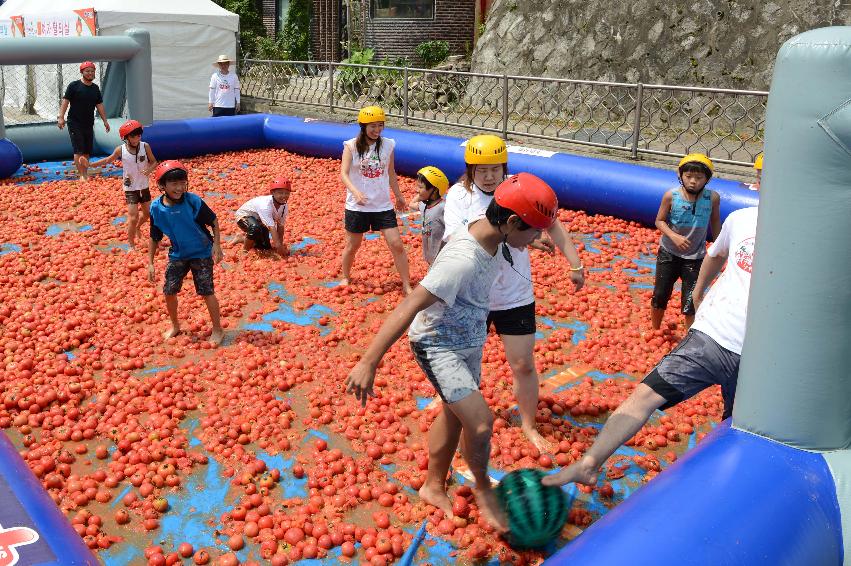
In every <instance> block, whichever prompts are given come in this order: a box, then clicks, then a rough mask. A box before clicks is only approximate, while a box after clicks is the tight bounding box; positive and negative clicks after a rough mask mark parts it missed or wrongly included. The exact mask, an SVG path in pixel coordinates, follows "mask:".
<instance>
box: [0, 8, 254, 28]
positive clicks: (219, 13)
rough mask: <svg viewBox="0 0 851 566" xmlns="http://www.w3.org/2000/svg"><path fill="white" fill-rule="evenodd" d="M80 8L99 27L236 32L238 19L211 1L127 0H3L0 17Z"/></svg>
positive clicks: (6, 17)
mask: <svg viewBox="0 0 851 566" xmlns="http://www.w3.org/2000/svg"><path fill="white" fill-rule="evenodd" d="M81 8H94V9H95V11H96V12H97V17H98V26H99V27H102V28H106V27H112V26H118V25H126V26H133V25H139V24H141V23H143V22H173V23H175V24H178V23H188V24H201V25H206V26H213V27H217V28H222V29H226V30H229V31H232V32H236V31H238V30H239V16H237V15H236V14H234V13H232V12H228V11H227V10H225V9H224V8H222V7H221V6H219V5H217V4H216V3H214V2H211V1H210V0H180V1H175V0H146V1H145V2H138V3H134V2H127V1H126V0H82V1H68V0H58V1H57V0H6V3H5V4H3V5H2V6H0V18H4V19H8V18H9V16H26V15H27V14H33V15H36V14H38V15H42V14H49V13H52V12H57V11H62V10H66V11H67V10H79V9H81Z"/></svg>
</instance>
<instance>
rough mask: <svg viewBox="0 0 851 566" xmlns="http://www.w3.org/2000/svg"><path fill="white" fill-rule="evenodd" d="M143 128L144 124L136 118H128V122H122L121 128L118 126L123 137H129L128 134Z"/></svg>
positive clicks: (119, 133)
mask: <svg viewBox="0 0 851 566" xmlns="http://www.w3.org/2000/svg"><path fill="white" fill-rule="evenodd" d="M141 129H142V124H140V123H139V122H137V121H136V120H127V121H126V122H124V123H123V124H121V127H120V128H118V135H119V136H121V139H124V138H126V137H127V134H129V133H131V132H134V131H136V130H141Z"/></svg>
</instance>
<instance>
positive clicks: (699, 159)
mask: <svg viewBox="0 0 851 566" xmlns="http://www.w3.org/2000/svg"><path fill="white" fill-rule="evenodd" d="M686 163H700V164H702V165H705V166H706V168H707V169H709V174H710V176H711V175H712V173H714V172H715V165H713V164H712V160H711V159H709V158H708V157H706V156H705V155H703V154H702V153H689V154H688V155H686V156H685V157H683V158H682V159H680V163H679V165H677V169H682V167H683V165H685V164H686Z"/></svg>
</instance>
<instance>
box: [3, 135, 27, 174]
mask: <svg viewBox="0 0 851 566" xmlns="http://www.w3.org/2000/svg"><path fill="white" fill-rule="evenodd" d="M23 163H24V155H23V154H22V153H21V150H20V149H18V146H17V145H15V143H14V142H13V141H12V140H10V139H8V138H0V179H6V178H8V177H11V176H12V175H14V174H15V172H16V171H17V170H18V169H20V168H21V165H22V164H23Z"/></svg>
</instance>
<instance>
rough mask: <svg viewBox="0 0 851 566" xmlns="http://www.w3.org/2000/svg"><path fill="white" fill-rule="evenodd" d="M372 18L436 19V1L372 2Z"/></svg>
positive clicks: (400, 0) (393, 0)
mask: <svg viewBox="0 0 851 566" xmlns="http://www.w3.org/2000/svg"><path fill="white" fill-rule="evenodd" d="M370 17H372V18H373V19H380V18H419V19H429V20H430V19H433V18H434V0H372V11H371V14H370Z"/></svg>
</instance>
